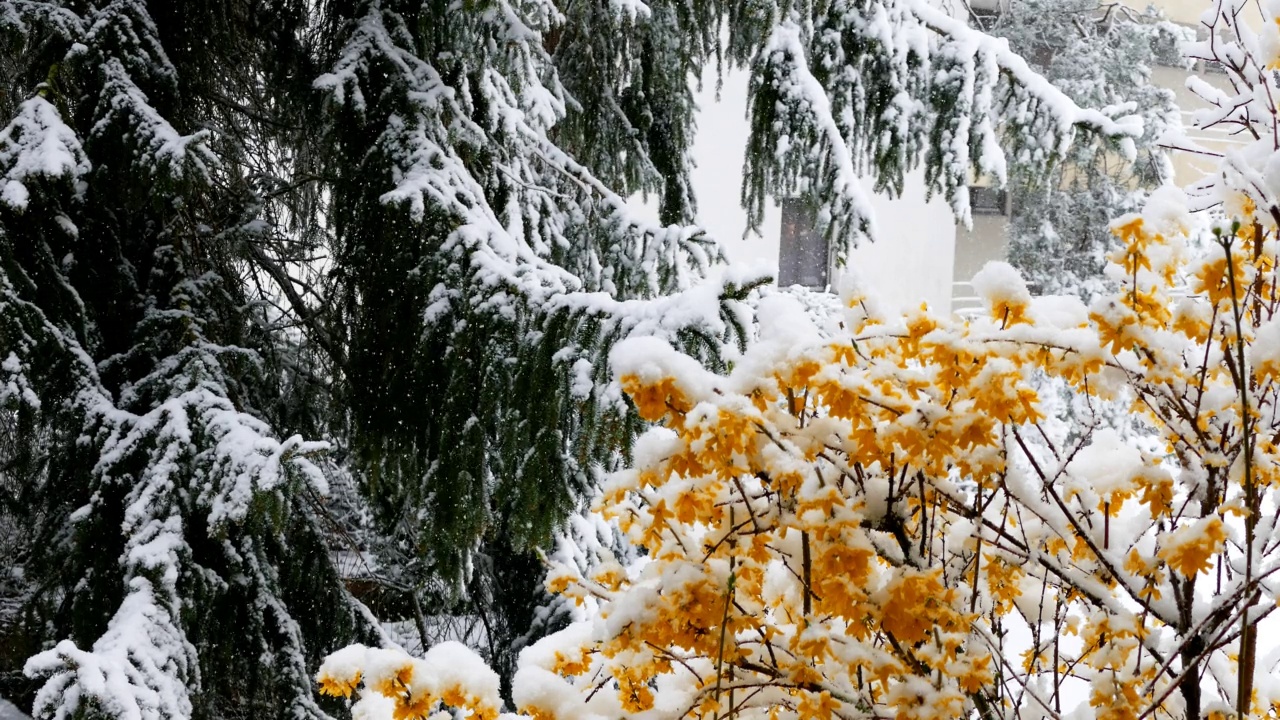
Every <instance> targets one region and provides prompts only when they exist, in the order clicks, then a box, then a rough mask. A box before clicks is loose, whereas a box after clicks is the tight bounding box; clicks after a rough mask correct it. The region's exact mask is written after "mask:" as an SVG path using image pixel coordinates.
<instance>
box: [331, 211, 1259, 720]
mask: <svg viewBox="0 0 1280 720" xmlns="http://www.w3.org/2000/svg"><path fill="white" fill-rule="evenodd" d="M1181 203H1182V198H1181V197H1180V196H1179V195H1178V193H1177V192H1176V191H1170V190H1165V191H1161V192H1160V193H1157V195H1156V197H1155V198H1153V200H1152V202H1151V204H1150V205H1149V207H1148V210H1147V212H1146V213H1144V214H1143V215H1141V216H1132V217H1128V218H1123V219H1121V220H1120V221H1118V222H1117V223H1116V224H1115V225H1114V230H1115V232H1116V233H1117V235H1118V237H1119V238H1120V239H1121V240H1122V241H1123V246H1122V248H1121V249H1120V250H1118V251H1117V252H1116V253H1115V254H1114V256H1113V258H1112V260H1113V262H1114V268H1113V269H1114V271H1115V273H1116V276H1117V278H1118V279H1119V284H1120V289H1119V290H1118V292H1116V293H1115V294H1114V295H1113V296H1111V297H1107V298H1103V299H1102V300H1100V301H1098V302H1096V303H1095V304H1094V305H1093V306H1092V308H1090V309H1086V308H1085V307H1084V306H1083V305H1081V304H1080V303H1078V302H1076V301H1073V300H1065V299H1062V298H1044V299H1034V298H1032V297H1031V295H1030V294H1029V293H1028V292H1027V290H1026V289H1025V287H1024V286H1023V285H1022V283H1021V281H1020V280H1019V279H1018V277H1017V275H1016V273H1015V272H1014V271H1013V270H1012V269H1011V268H1009V267H1008V266H1006V265H990V266H988V267H987V269H985V270H984V271H983V272H982V273H981V274H980V275H979V276H978V277H977V278H976V279H975V286H976V287H977V288H978V289H979V292H980V293H981V294H983V295H984V296H985V298H986V301H987V310H988V313H987V315H986V316H985V317H980V318H972V319H969V320H965V321H954V320H951V319H947V318H941V317H937V316H934V315H932V314H930V313H929V312H928V311H926V310H921V311H919V312H916V313H913V314H911V315H909V316H907V317H905V318H903V319H900V320H893V321H889V320H887V319H885V318H883V317H880V316H878V315H877V314H875V313H874V312H872V311H871V310H870V308H871V307H872V306H871V304H870V303H869V302H868V301H867V299H866V298H863V297H860V296H858V295H857V294H856V293H854V294H853V295H852V296H850V297H849V298H848V306H849V307H848V312H847V317H846V318H845V328H846V330H847V332H846V333H845V334H843V335H842V336H840V337H835V338H824V337H822V336H821V335H820V334H819V333H818V332H817V331H816V330H814V329H813V326H812V325H811V324H810V322H809V320H808V319H806V317H805V316H804V314H803V313H802V312H800V310H799V308H798V306H795V305H793V304H791V303H790V302H789V301H787V300H786V299H775V300H772V301H769V302H767V303H766V304H765V305H764V306H763V307H762V308H761V311H760V316H761V317H760V321H761V338H760V340H759V342H757V343H756V344H755V345H754V346H753V348H752V349H751V350H750V351H749V352H748V353H746V354H745V356H744V357H742V358H741V359H740V360H739V361H738V362H737V363H736V365H735V367H734V369H733V371H732V372H731V373H730V374H729V375H728V376H717V375H714V374H711V373H709V372H707V371H705V370H703V369H702V368H701V367H700V366H699V365H698V364H697V363H696V362H695V361H693V360H692V359H690V358H688V357H686V356H683V355H681V354H679V353H677V352H675V351H674V350H672V349H671V348H670V347H669V346H667V345H666V344H664V343H662V342H661V341H656V340H633V341H628V342H627V343H625V344H623V345H621V346H619V347H618V348H617V350H616V351H615V353H614V355H613V358H612V361H613V367H614V372H615V374H616V376H617V377H618V379H619V381H620V384H621V386H622V387H623V388H624V389H625V391H626V392H627V393H628V395H629V396H630V398H631V399H632V401H633V402H634V404H635V406H636V408H637V410H638V411H639V413H640V414H641V415H642V416H643V417H645V418H646V419H648V420H651V421H654V422H655V423H656V424H657V427H655V428H654V429H653V430H651V431H650V432H649V433H648V434H647V435H645V436H644V437H643V438H642V440H641V442H640V443H639V444H638V445H637V447H636V451H635V459H636V461H635V467H634V468H633V469H630V470H627V471H624V472H621V473H618V474H616V475H615V476H614V477H613V478H612V480H611V481H610V483H609V484H608V485H607V486H606V487H605V488H604V491H603V494H602V497H601V499H600V501H599V505H598V511H599V512H600V513H602V514H603V515H604V516H605V517H606V518H610V519H612V520H614V521H616V522H617V523H618V525H619V526H620V527H621V528H622V530H623V531H625V533H626V534H627V536H628V537H629V538H630V540H631V541H632V542H633V543H634V544H635V545H636V546H638V547H640V548H643V550H644V561H643V562H642V563H639V564H637V565H636V566H634V567H622V566H621V565H619V564H618V563H616V562H613V561H612V560H610V559H609V558H601V559H600V561H599V562H598V563H597V565H596V566H595V568H594V570H593V571H592V572H591V573H590V574H588V575H586V576H583V575H581V574H579V573H577V572H576V571H574V570H572V569H570V568H558V569H556V570H554V571H553V572H552V574H551V577H550V579H549V583H550V586H551V588H552V589H553V590H554V591H556V592H560V593H564V594H567V595H569V596H571V597H573V598H575V599H576V600H577V601H578V602H579V603H580V604H581V605H582V606H583V608H584V609H585V610H586V612H584V613H583V617H584V619H583V620H582V621H581V622H579V623H577V624H575V625H572V626H571V627H569V628H568V629H567V630H565V631H563V632H561V633H559V634H556V635H553V636H551V637H549V638H546V639H544V640H543V641H541V642H539V643H538V644H536V645H534V646H533V647H531V648H529V649H528V650H526V651H525V652H524V654H523V655H522V658H521V667H520V669H519V670H518V672H517V675H516V678H515V681H514V698H515V701H516V703H517V705H518V707H519V710H520V712H522V713H524V714H525V715H527V716H529V717H532V718H539V719H546V720H550V719H552V718H555V719H566V718H620V717H642V718H655V719H656V718H682V717H695V718H717V717H739V718H744V719H745V718H770V719H772V718H792V717H794V718H865V717H896V718H911V719H920V720H924V719H926V718H955V717H964V716H967V715H970V714H971V713H972V712H974V711H976V712H978V713H979V714H980V715H982V716H984V717H1012V716H1014V715H1016V714H1018V713H1021V712H1029V713H1032V714H1034V715H1036V716H1037V717H1040V716H1049V717H1059V716H1061V715H1063V714H1066V713H1069V712H1073V711H1074V712H1076V713H1084V715H1083V716H1085V717H1090V716H1092V717H1097V718H1106V719H1108V720H1110V719H1115V720H1125V719H1128V720H1134V719H1138V718H1146V717H1157V718H1159V717H1170V718H1173V717H1199V716H1202V715H1205V714H1212V713H1217V714H1218V715H1221V716H1223V717H1225V716H1227V715H1230V714H1232V713H1234V712H1238V711H1243V714H1258V713H1262V712H1264V711H1267V710H1269V709H1271V708H1272V707H1273V706H1272V702H1273V700H1274V699H1276V698H1280V692H1277V691H1280V686H1274V685H1273V684H1272V683H1270V682H1265V683H1261V684H1259V683H1255V677H1262V678H1263V679H1264V680H1269V678H1268V677H1265V676H1262V675H1260V674H1259V673H1258V665H1257V660H1256V659H1255V652H1256V646H1257V642H1256V626H1257V623H1258V622H1259V620H1260V619H1261V618H1263V617H1264V616H1266V615H1267V614H1269V613H1270V612H1271V611H1272V610H1274V609H1275V607H1276V603H1275V598H1276V585H1275V584H1274V583H1273V582H1272V577H1273V575H1274V574H1275V572H1276V570H1277V569H1280V553H1277V551H1276V549H1277V545H1278V544H1280V534H1277V533H1276V532H1275V530H1276V528H1275V523H1276V520H1277V517H1278V515H1280V504H1278V503H1277V495H1276V492H1277V488H1280V466H1278V465H1277V447H1276V443H1277V442H1278V441H1280V418H1277V416H1276V411H1275V408H1276V401H1277V393H1278V392H1280V322H1275V321H1273V316H1274V314H1275V311H1276V309H1277V303H1278V302H1280V297H1278V296H1277V291H1276V281H1277V278H1276V265H1277V243H1276V240H1275V234H1276V233H1275V226H1274V224H1272V223H1271V221H1270V220H1269V219H1264V218H1261V217H1259V216H1257V215H1256V209H1255V207H1254V205H1253V203H1252V202H1250V201H1248V200H1247V199H1245V198H1244V197H1243V196H1242V197H1241V201H1240V203H1239V207H1238V210H1239V211H1240V216H1239V217H1238V218H1237V219H1236V220H1235V221H1233V222H1231V223H1230V225H1229V226H1228V227H1226V228H1223V229H1219V230H1218V231H1217V234H1216V235H1215V236H1214V240H1213V242H1212V243H1211V244H1210V250H1209V251H1208V252H1207V253H1203V255H1204V257H1202V258H1200V259H1194V260H1193V259H1191V255H1192V254H1191V253H1189V252H1188V251H1187V250H1186V248H1185V247H1184V239H1185V235H1186V233H1187V232H1188V228H1189V222H1190V220H1189V218H1190V216H1189V215H1188V214H1187V212H1186V210H1185V208H1184V207H1182V204H1181ZM1044 376H1049V377H1057V378H1063V379H1065V380H1066V381H1067V382H1069V383H1070V384H1071V386H1072V387H1073V388H1075V389H1076V391H1077V392H1078V393H1080V394H1081V395H1082V396H1083V397H1085V398H1086V399H1089V398H1098V399H1103V398H1112V397H1115V396H1116V394H1117V393H1124V392H1127V393H1130V395H1129V396H1130V397H1132V398H1133V410H1134V412H1138V413H1142V414H1143V415H1145V416H1146V418H1147V419H1148V420H1149V421H1150V427H1151V432H1152V433H1153V434H1155V435H1156V436H1157V437H1158V439H1159V441H1160V442H1161V443H1162V444H1163V445H1164V446H1165V452H1164V453H1163V454H1155V455H1152V454H1144V453H1141V452H1139V451H1138V450H1135V449H1132V448H1130V447H1127V446H1126V444H1125V442H1124V441H1123V440H1122V439H1121V438H1120V437H1119V436H1118V435H1117V434H1116V433H1115V432H1113V431H1111V430H1108V429H1105V428H1100V427H1084V428H1075V429H1074V430H1073V432H1070V433H1065V434H1064V433H1061V432H1056V431H1055V428H1054V425H1053V423H1052V422H1051V421H1050V420H1048V419H1047V418H1046V410H1045V409H1044V408H1043V407H1042V405H1041V402H1040V399H1039V397H1038V394H1037V391H1036V388H1037V386H1038V384H1040V380H1041V378H1043V377H1044ZM1122 396H1123V395H1122ZM433 652H436V651H433ZM448 652H450V653H452V654H454V655H457V656H459V657H461V656H462V655H465V654H466V651H465V650H464V649H462V648H461V646H456V647H453V648H450V649H449V650H448ZM459 662H473V661H459ZM456 665H457V663H447V662H446V663H442V662H440V661H439V659H438V658H437V659H432V658H430V657H429V658H428V659H427V660H416V659H412V658H409V657H407V656H404V655H402V654H399V653H396V652H394V651H386V650H367V649H364V648H350V649H348V650H346V651H343V653H341V654H339V655H335V656H334V657H333V658H331V659H330V660H329V661H328V662H327V663H326V664H325V666H324V667H323V668H322V669H321V672H320V682H321V684H322V687H323V689H324V690H325V691H326V692H329V693H332V694H337V695H348V694H350V693H351V692H352V691H353V690H354V689H356V688H357V687H361V686H362V687H363V690H362V691H361V697H362V698H363V699H362V700H361V701H360V704H359V705H357V710H358V711H359V712H361V713H374V712H375V709H376V708H379V707H380V708H383V710H385V711H386V712H387V713H388V714H389V716H394V717H396V718H406V717H427V716H428V715H430V713H431V712H433V711H436V710H438V709H439V708H440V707H441V706H442V705H443V706H448V707H453V708H465V709H469V710H471V711H472V712H473V713H474V714H475V715H476V716H478V717H482V718H486V717H493V716H494V715H496V714H497V708H498V707H499V705H500V700H499V699H498V697H497V683H496V682H495V681H493V680H492V679H490V680H488V681H486V682H483V683H479V684H476V683H468V682H467V678H466V677H458V678H456V681H455V682H453V684H452V685H450V684H449V683H447V682H442V681H437V679H436V678H435V677H434V675H433V673H434V674H435V675H438V674H439V672H440V671H439V668H440V667H445V666H456ZM433 667H434V668H436V669H435V670H433ZM1264 669H1266V670H1269V669H1267V668H1264ZM453 675H454V676H456V675H457V672H456V671H455V672H454V673H453ZM1210 687H1212V688H1214V689H1215V690H1216V693H1215V694H1213V695H1212V696H1211V698H1210V697H1202V694H1203V691H1204V690H1205V689H1208V688H1210ZM1240 697H1246V698H1249V701H1248V702H1245V703H1239V698H1240ZM368 716H370V717H375V716H381V715H377V714H370V715H368Z"/></svg>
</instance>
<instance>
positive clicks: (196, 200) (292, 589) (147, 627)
mask: <svg viewBox="0 0 1280 720" xmlns="http://www.w3.org/2000/svg"><path fill="white" fill-rule="evenodd" d="M154 5H156V6H157V7H155V8H152V7H148V4H146V3H144V2H142V1H141V0H98V1H95V2H84V3H75V4H71V5H69V6H64V5H63V4H61V3H44V2H6V3H4V4H3V5H0V29H2V30H3V32H4V34H5V42H6V44H5V45H4V50H5V52H4V56H5V59H6V61H5V62H6V66H9V67H15V68H17V69H18V71H19V72H17V73H16V75H15V77H14V80H15V82H13V83H12V84H8V85H7V87H6V89H5V92H6V93H9V92H13V93H14V94H15V95H16V96H18V100H17V101H16V102H14V107H13V109H12V113H11V114H10V116H9V117H6V118H5V119H4V127H3V129H2V130H0V358H3V360H0V366H2V368H3V369H2V370H0V376H2V377H0V400H2V401H3V409H2V410H0V413H2V414H3V417H4V422H5V425H4V427H5V428H6V430H12V431H13V435H12V436H9V437H7V438H6V441H7V442H6V443H4V455H3V456H2V457H0V488H3V490H4V491H5V495H6V502H5V505H4V507H3V510H0V513H3V515H4V518H5V520H6V521H8V522H10V523H15V522H16V523H20V524H21V527H22V530H23V531H24V533H25V534H26V537H25V538H24V540H25V542H23V543H22V544H21V545H20V546H19V547H17V548H16V549H15V553H14V554H13V555H11V556H6V558H5V563H4V565H5V568H4V570H5V574H6V575H7V576H8V578H7V580H11V582H10V583H8V585H7V587H5V588H4V589H5V591H6V592H7V593H9V597H6V598H5V606H6V608H7V611H6V613H5V615H4V616H3V617H0V623H2V624H0V634H3V641H2V642H0V645H4V646H5V648H6V651H7V649H8V648H15V649H19V650H20V652H22V653H23V654H30V655H32V657H30V659H28V660H26V662H25V672H26V674H27V677H28V678H29V681H30V682H34V683H38V684H34V685H28V684H26V683H23V682H21V681H19V680H18V679H17V677H16V673H15V671H19V670H22V669H23V659H24V658H21V657H12V656H8V654H7V652H6V656H5V657H4V660H5V667H4V671H5V676H4V680H5V685H4V687H3V688H2V689H0V692H3V693H4V694H5V695H8V696H10V697H14V698H15V699H21V700H22V701H23V704H24V705H25V706H27V707H30V702H31V698H32V694H33V693H34V691H35V690H36V689H37V688H38V689H39V692H38V693H35V697H34V713H35V714H36V715H37V716H39V717H73V716H74V717H132V718H189V717H247V716H262V715H278V714H282V713H284V712H285V710H284V709H285V708H288V709H289V711H288V712H289V714H292V715H296V716H298V717H322V716H324V712H323V710H322V709H321V707H320V706H319V705H318V704H317V702H316V700H315V696H314V693H313V692H312V691H311V688H310V687H309V674H310V672H309V669H310V666H311V665H312V664H313V662H314V660H315V658H317V657H319V654H320V653H323V652H324V650H325V649H326V648H328V647H333V646H334V645H335V644H337V643H340V642H341V639H342V638H343V637H359V636H364V637H369V638H371V639H372V638H375V637H376V634H375V633H374V628H373V626H372V624H371V623H370V622H369V621H368V619H367V618H366V617H365V616H364V614H363V613H362V612H361V611H360V609H359V608H358V606H356V605H354V604H353V603H351V602H350V598H349V596H347V595H346V594H345V592H343V590H342V587H341V585H340V584H339V582H338V579H337V577H336V575H335V574H334V571H333V569H332V567H331V565H330V563H329V562H328V558H327V553H326V551H325V547H324V545H323V543H322V541H321V537H320V535H319V534H318V533H317V532H316V529H315V527H314V523H313V522H312V520H311V519H310V517H309V513H308V511H307V510H306V507H305V504H306V502H307V498H309V497H311V496H312V495H313V494H314V493H317V492H322V491H323V488H324V477H323V476H322V475H321V474H320V473H319V472H318V470H317V468H316V466H315V464H313V461H312V457H313V456H314V455H315V454H316V453H318V452H320V451H322V450H323V449H324V444H323V443H315V442H309V441H306V440H303V439H302V437H301V436H299V435H297V434H294V431H295V430H301V431H305V432H308V433H311V432H312V431H313V429H312V428H307V427H305V426H298V427H296V428H295V427H290V425H289V423H287V422H276V423H274V424H273V423H271V422H269V420H272V419H274V420H280V418H282V417H283V415H284V413H282V412H280V408H282V407H284V405H285V404H284V403H281V402H280V401H279V397H280V393H281V392H282V391H283V390H284V388H285V386H286V385H287V384H288V383H289V382H290V375H291V372H290V371H289V370H288V368H287V367H286V366H287V365H288V363H282V362H281V360H280V359H279V358H278V355H279V354H280V353H281V352H282V351H284V345H283V344H282V343H280V342H278V341H277V339H276V338H275V337H273V335H274V333H273V328H272V324H273V323H274V322H275V321H276V317H274V316H273V313H272V312H271V311H270V309H269V308H267V307H264V306H263V305H262V304H261V298H260V297H258V298H255V297H254V296H253V293H252V292H251V291H252V285H251V284H249V283H247V282H246V277H245V275H246V265H245V257H246V254H247V253H246V250H245V247H246V245H248V244H250V243H253V242H255V239H254V234H253V226H252V225H246V222H247V221H249V220H252V219H254V218H255V215H257V214H258V212H257V210H256V207H255V206H256V197H257V196H258V195H259V193H258V192H257V189H256V188H254V187H252V183H253V182H254V180H255V178H254V175H253V168H254V162H253V161H254V159H255V158H254V157H253V153H254V152H257V151H261V148H250V147H247V146H246V145H245V144H244V142H243V137H244V134H245V132H246V131H249V130H252V132H253V133H258V132H259V131H260V130H261V127H256V128H251V127H250V125H251V124H253V125H257V124H259V123H260V124H261V125H264V126H265V125H272V124H277V123H286V122H287V119H286V116H285V115H284V114H283V113H280V112H271V113H268V114H267V115H265V116H262V117H261V118H260V119H255V116H256V112H255V110H254V109H251V108H249V107H248V106H241V105H240V103H241V102H242V101H245V100H246V99H247V98H251V97H253V94H252V93H251V91H250V87H249V86H250V85H251V84H253V83H260V82H263V81H265V80H267V79H271V78H273V77H275V76H276V75H277V74H278V73H279V71H280V70H281V68H280V64H281V63H284V62H285V61H286V59H287V58H288V57H289V55H288V52H287V48H285V47H282V46H287V45H288V44H289V43H290V42H295V38H300V37H301V31H302V29H303V28H302V27H301V26H300V25H299V24H298V23H299V20H300V19H302V18H303V17H304V16H303V14H302V12H301V10H302V9H303V8H304V7H305V4H303V3H292V2H288V1H287V0H285V1H284V2H270V3H262V4H255V5H253V6H251V7H247V6H246V7H242V6H237V7H236V8H235V10H236V12H235V13H231V14H227V13H223V12H215V11H214V10H215V9H214V8H213V7H212V6H211V5H205V4H201V3H181V4H165V3H156V4H154ZM153 10H155V12H153ZM210 31H211V32H214V33H215V35H216V38H217V42H198V41H197V40H198V39H199V38H201V36H202V35H203V33H205V32H210ZM267 68H272V69H267ZM276 79H277V80H278V78H276ZM215 104H218V105H222V106H224V107H227V106H230V107H231V108H233V109H234V112H227V113H218V112H215V111H214V110H213V109H212V108H213V106H214V105H215ZM259 109H262V108H259ZM229 118H234V119H235V120H234V124H232V122H231V121H229V120H228V119H229ZM282 368H283V369H282ZM304 425H305V424H304ZM15 662H16V663H17V664H16V667H15V665H14V663H15Z"/></svg>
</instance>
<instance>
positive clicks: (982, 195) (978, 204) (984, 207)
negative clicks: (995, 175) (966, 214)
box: [969, 185, 1009, 215]
mask: <svg viewBox="0 0 1280 720" xmlns="http://www.w3.org/2000/svg"><path fill="white" fill-rule="evenodd" d="M969 210H970V211H971V212H972V213H973V214H974V215H1008V214H1009V191H1008V190H1003V189H1001V188H997V187H987V186H982V185H970V186H969Z"/></svg>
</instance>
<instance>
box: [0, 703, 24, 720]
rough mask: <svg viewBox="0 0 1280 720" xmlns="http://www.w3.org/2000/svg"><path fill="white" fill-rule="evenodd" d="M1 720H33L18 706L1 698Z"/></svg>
mask: <svg viewBox="0 0 1280 720" xmlns="http://www.w3.org/2000/svg"><path fill="white" fill-rule="evenodd" d="M0 720H31V716H30V715H27V714H26V713H24V712H22V710H20V709H19V708H18V706H17V705H14V704H13V703H11V702H9V701H8V700H5V699H4V698H0Z"/></svg>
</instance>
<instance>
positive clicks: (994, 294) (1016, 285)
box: [973, 261, 1031, 307]
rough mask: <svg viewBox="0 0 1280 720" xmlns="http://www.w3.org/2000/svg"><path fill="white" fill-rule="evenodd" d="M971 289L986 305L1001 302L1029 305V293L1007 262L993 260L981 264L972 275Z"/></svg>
mask: <svg viewBox="0 0 1280 720" xmlns="http://www.w3.org/2000/svg"><path fill="white" fill-rule="evenodd" d="M973 289H974V291H975V292H977V293H978V295H979V296H980V297H981V298H982V299H984V300H985V301H986V302H987V304H988V307H995V306H997V305H999V304H1001V303H1004V304H1009V305H1030V304H1031V293H1030V292H1029V291H1028V290H1027V284H1026V283H1025V282H1024V281H1023V280H1022V276H1021V275H1020V274H1018V271H1017V270H1015V269H1014V268H1013V266H1012V265H1010V264H1009V263H1007V262H1003V261H993V262H989V263H987V264H986V265H985V266H983V268H982V270H979V271H978V274H977V275H974V276H973Z"/></svg>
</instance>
